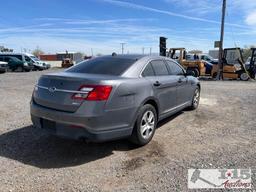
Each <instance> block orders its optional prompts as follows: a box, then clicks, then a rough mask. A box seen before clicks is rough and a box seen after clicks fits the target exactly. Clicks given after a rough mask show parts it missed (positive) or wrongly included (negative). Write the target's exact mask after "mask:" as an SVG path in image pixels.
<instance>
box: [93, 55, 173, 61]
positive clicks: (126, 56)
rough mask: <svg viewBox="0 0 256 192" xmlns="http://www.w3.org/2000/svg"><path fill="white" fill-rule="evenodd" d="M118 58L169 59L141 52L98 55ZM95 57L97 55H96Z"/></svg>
mask: <svg viewBox="0 0 256 192" xmlns="http://www.w3.org/2000/svg"><path fill="white" fill-rule="evenodd" d="M112 57H113V58H119V59H134V60H140V59H143V60H144V59H145V60H148V59H169V58H168V57H163V56H158V55H142V54H120V55H119V54H116V55H113V56H112V55H105V56H100V58H112ZM96 58H97V57H96Z"/></svg>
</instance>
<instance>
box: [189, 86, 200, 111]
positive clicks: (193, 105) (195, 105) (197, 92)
mask: <svg viewBox="0 0 256 192" xmlns="http://www.w3.org/2000/svg"><path fill="white" fill-rule="evenodd" d="M199 101H200V88H199V87H197V88H196V89H195V91H194V96H193V99H192V103H191V106H190V107H189V109H191V110H195V109H197V108H198V105H199Z"/></svg>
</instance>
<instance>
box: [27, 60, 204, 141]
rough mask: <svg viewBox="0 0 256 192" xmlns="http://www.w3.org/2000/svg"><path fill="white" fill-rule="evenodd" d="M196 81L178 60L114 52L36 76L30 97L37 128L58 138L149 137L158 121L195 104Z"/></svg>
mask: <svg viewBox="0 0 256 192" xmlns="http://www.w3.org/2000/svg"><path fill="white" fill-rule="evenodd" d="M199 98H200V83H199V81H198V79H197V78H194V77H192V76H189V74H186V71H185V70H184V69H183V68H182V66H180V65H179V64H178V63H177V62H176V61H174V60H172V59H168V58H165V57H159V56H143V55H113V56H102V57H97V58H94V59H91V60H87V61H84V62H81V63H79V64H77V65H75V66H73V67H71V68H69V69H67V70H66V71H64V72H58V73H52V74H47V75H43V76H41V77H40V79H39V81H38V84H37V85H36V86H35V89H34V92H33V95H32V99H31V118H32V122H33V124H34V126H35V127H37V128H41V129H44V130H47V131H48V132H49V133H52V134H54V135H57V136H60V137H66V138H72V139H86V140H92V141H106V140H112V139H118V138H125V137H129V138H130V140H131V141H132V142H134V143H136V144H138V145H145V144H147V143H148V142H149V141H150V140H151V139H152V137H153V135H154V133H155V130H156V125H157V122H158V121H160V120H162V119H164V118H166V117H168V116H170V115H172V114H174V113H177V112H178V111H181V110H183V109H184V108H191V109H196V108H197V107H198V104H199Z"/></svg>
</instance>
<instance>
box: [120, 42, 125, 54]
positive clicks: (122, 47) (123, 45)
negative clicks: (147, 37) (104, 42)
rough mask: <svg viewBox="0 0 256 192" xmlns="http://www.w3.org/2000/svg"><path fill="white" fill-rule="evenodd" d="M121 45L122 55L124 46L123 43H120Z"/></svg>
mask: <svg viewBox="0 0 256 192" xmlns="http://www.w3.org/2000/svg"><path fill="white" fill-rule="evenodd" d="M120 44H121V47H122V54H124V45H125V43H120Z"/></svg>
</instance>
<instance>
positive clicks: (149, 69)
mask: <svg viewBox="0 0 256 192" xmlns="http://www.w3.org/2000/svg"><path fill="white" fill-rule="evenodd" d="M141 75H142V77H150V76H155V72H154V70H153V67H152V65H151V63H149V64H148V65H147V66H146V67H145V69H144V70H143V72H142V74H141Z"/></svg>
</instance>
